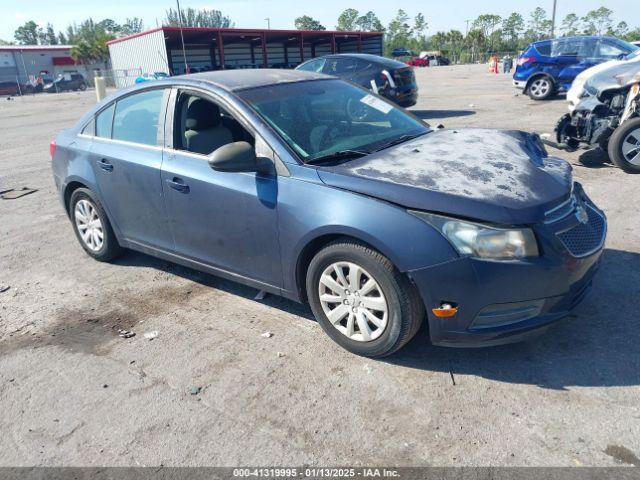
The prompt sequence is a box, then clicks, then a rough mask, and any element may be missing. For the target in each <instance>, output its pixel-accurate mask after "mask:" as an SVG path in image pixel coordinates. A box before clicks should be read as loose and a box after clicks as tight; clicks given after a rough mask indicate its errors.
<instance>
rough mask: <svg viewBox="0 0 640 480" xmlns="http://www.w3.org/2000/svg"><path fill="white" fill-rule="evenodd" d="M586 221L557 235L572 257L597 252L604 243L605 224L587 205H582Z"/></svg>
mask: <svg viewBox="0 0 640 480" xmlns="http://www.w3.org/2000/svg"><path fill="white" fill-rule="evenodd" d="M584 207H585V210H586V211H587V217H588V221H587V222H586V223H579V224H578V225H576V226H574V227H572V228H570V229H569V230H565V231H564V232H560V233H557V236H558V238H559V239H560V241H561V242H562V243H563V244H564V246H565V247H566V248H567V250H568V251H569V253H571V255H573V256H574V257H586V256H587V255H590V254H592V253H594V252H595V251H596V250H598V249H599V248H600V247H601V246H602V243H603V242H604V237H605V234H606V229H607V223H606V221H605V219H604V217H603V216H602V215H601V214H600V213H598V212H597V211H596V210H595V209H594V208H593V207H591V206H590V205H589V204H584Z"/></svg>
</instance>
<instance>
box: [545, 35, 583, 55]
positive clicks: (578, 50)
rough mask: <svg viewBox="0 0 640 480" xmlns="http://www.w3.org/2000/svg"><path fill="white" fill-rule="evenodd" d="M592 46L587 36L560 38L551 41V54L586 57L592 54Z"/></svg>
mask: <svg viewBox="0 0 640 480" xmlns="http://www.w3.org/2000/svg"><path fill="white" fill-rule="evenodd" d="M593 47H594V44H593V42H592V41H590V39H588V38H561V39H558V40H554V41H553V42H551V56H552V57H575V58H587V57H590V56H592V55H593Z"/></svg>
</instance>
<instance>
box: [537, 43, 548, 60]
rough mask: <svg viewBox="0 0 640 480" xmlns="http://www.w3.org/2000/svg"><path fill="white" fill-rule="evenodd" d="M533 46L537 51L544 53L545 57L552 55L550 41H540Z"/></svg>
mask: <svg viewBox="0 0 640 480" xmlns="http://www.w3.org/2000/svg"><path fill="white" fill-rule="evenodd" d="M533 48H535V49H536V51H537V52H538V53H539V54H540V55H544V56H545V57H548V56H550V55H551V43H550V42H545V43H538V44H537V45H534V47H533Z"/></svg>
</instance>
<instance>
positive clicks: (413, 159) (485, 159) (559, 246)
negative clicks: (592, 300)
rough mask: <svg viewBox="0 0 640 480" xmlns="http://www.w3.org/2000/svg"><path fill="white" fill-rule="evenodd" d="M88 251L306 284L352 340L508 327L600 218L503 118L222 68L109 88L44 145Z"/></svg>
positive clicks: (580, 274) (540, 310)
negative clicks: (487, 123) (495, 122)
mask: <svg viewBox="0 0 640 480" xmlns="http://www.w3.org/2000/svg"><path fill="white" fill-rule="evenodd" d="M51 155H52V158H53V171H54V177H55V182H56V185H57V187H58V189H59V191H60V197H61V199H62V202H63V204H64V208H65V209H66V211H67V213H68V215H69V218H70V220H71V223H72V225H73V228H74V230H75V233H76V236H77V238H78V240H79V242H80V244H81V245H82V247H83V248H84V250H85V251H86V252H87V253H88V254H89V255H91V256H92V257H93V258H95V259H97V260H102V261H107V260H111V259H113V258H115V257H116V256H117V255H119V254H120V253H121V252H122V249H124V248H129V249H133V250H138V251H141V252H145V253H148V254H151V255H155V256H158V257H161V258H164V259H167V260H170V261H173V262H176V263H180V264H183V265H186V266H189V267H192V268H195V269H198V270H202V271H205V272H210V273H212V274H215V275H219V276H222V277H226V278H229V279H232V280H235V281H238V282H242V283H245V284H248V285H251V286H253V287H256V288H259V289H261V290H264V291H267V292H271V293H274V294H278V295H283V296H285V297H288V298H291V299H293V300H296V301H302V302H308V303H309V304H310V306H311V309H312V310H313V313H314V314H315V316H316V318H317V319H318V322H319V324H320V325H321V327H322V328H323V329H324V331H325V332H326V333H327V334H328V335H329V336H330V337H331V338H332V339H333V340H335V341H336V342H337V343H338V344H340V345H341V346H343V347H344V348H346V349H347V350H350V351H351V352H355V353H357V354H360V355H366V356H372V357H376V356H383V355H388V354H391V353H393V352H395V351H396V350H398V349H399V348H401V347H402V346H403V345H404V344H406V343H407V342H408V341H409V339H411V337H413V335H414V334H415V333H416V332H417V331H418V328H419V327H420V325H421V323H422V322H423V320H424V319H425V318H426V319H427V323H428V329H429V335H430V337H431V341H432V342H433V343H435V344H438V345H449V346H480V345H495V344H499V343H506V342H511V341H516V340H521V339H523V338H525V337H527V336H529V335H532V334H534V333H538V332H540V331H542V330H544V329H545V328H546V327H548V326H549V325H550V324H551V323H552V322H554V321H556V320H558V319H560V318H562V317H565V316H566V315H567V314H568V312H569V311H570V310H571V309H572V308H573V307H574V306H575V305H576V304H577V303H578V302H579V301H580V300H581V299H582V298H583V297H584V295H585V293H586V291H587V290H588V287H589V285H590V284H591V281H592V278H593V275H594V272H595V271H596V269H597V266H598V261H599V258H600V254H601V251H602V248H603V244H604V240H605V235H606V220H605V216H604V214H603V213H602V211H600V210H599V209H598V208H597V207H596V206H595V205H594V204H593V202H592V201H591V200H590V199H589V198H588V197H587V195H586V194H585V192H584V191H583V189H582V187H581V186H580V184H578V183H575V182H573V180H572V174H571V169H570V166H569V165H568V164H567V163H566V162H564V161H562V160H559V159H556V158H551V157H549V156H548V155H547V153H546V151H545V149H544V147H543V146H542V144H541V142H540V141H539V139H538V138H537V137H536V136H534V135H531V134H527V133H524V132H520V131H499V130H484V129H461V130H444V129H443V130H436V131H434V130H431V129H430V128H429V127H428V126H427V125H426V124H424V123H423V122H421V121H420V120H419V119H417V118H415V117H413V116H412V115H410V114H409V113H407V112H405V111H404V110H402V109H400V108H398V107H396V106H394V105H393V104H392V103H389V102H388V101H386V100H385V99H383V98H381V97H379V96H377V95H375V94H372V93H370V92H368V91H366V90H364V89H361V88H359V87H357V86H355V85H352V84H349V83H346V82H343V81H341V80H339V79H336V78H333V77H329V76H326V75H322V74H316V73H310V72H300V71H283V70H254V71H250V70H236V71H223V72H208V73H203V74H195V75H189V76H185V77H173V78H169V79H166V80H159V81H156V82H153V83H148V84H141V85H139V86H136V87H133V88H131V89H128V90H124V91H121V92H118V93H117V94H116V95H114V96H112V97H110V98H108V99H106V100H105V101H103V102H101V103H100V104H99V105H97V106H96V107H94V108H93V109H91V111H89V112H88V113H87V114H86V115H85V116H84V117H83V118H82V119H81V120H80V121H79V122H78V123H77V125H76V126H75V127H73V128H71V129H69V130H65V131H63V132H61V133H60V134H59V135H58V137H57V138H56V140H55V141H54V142H52V144H51Z"/></svg>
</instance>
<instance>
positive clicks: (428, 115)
mask: <svg viewBox="0 0 640 480" xmlns="http://www.w3.org/2000/svg"><path fill="white" fill-rule="evenodd" d="M409 111H410V112H411V113H413V114H414V115H415V116H416V117H418V118H421V119H422V120H429V119H432V118H437V119H441V118H455V117H468V116H469V115H475V114H476V112H475V110H409Z"/></svg>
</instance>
